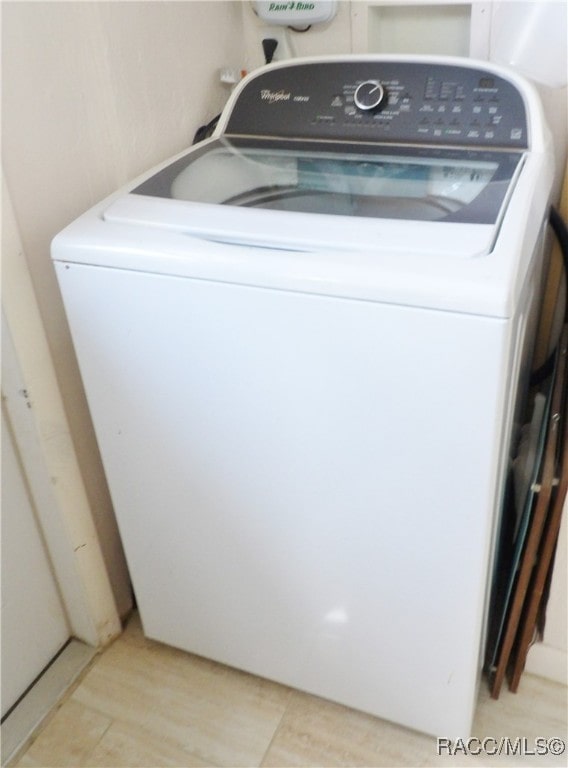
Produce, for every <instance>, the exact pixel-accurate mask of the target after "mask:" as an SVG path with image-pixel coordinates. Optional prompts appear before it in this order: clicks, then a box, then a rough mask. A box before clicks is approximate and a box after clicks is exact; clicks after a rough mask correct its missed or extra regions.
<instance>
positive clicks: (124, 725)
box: [17, 615, 567, 768]
mask: <svg viewBox="0 0 568 768" xmlns="http://www.w3.org/2000/svg"><path fill="white" fill-rule="evenodd" d="M566 710H567V697H566V688H565V687H564V686H561V685H557V684H554V683H550V682H547V681H544V680H541V679H539V678H536V677H531V676H525V677H524V678H523V681H522V683H521V690H520V692H519V693H518V694H517V695H513V694H511V693H509V692H508V691H504V692H503V693H502V695H501V698H500V699H499V700H498V701H492V700H491V699H490V697H489V694H488V692H487V690H486V686H483V687H482V690H481V693H480V701H479V706H478V712H477V716H476V720H475V726H474V733H475V734H476V736H478V737H479V738H480V739H481V738H484V737H494V738H495V739H498V738H500V737H502V736H505V737H509V738H511V740H513V741H514V739H515V738H516V737H525V738H526V742H525V743H526V746H527V747H528V751H529V752H530V751H536V750H535V749H534V741H533V740H534V739H535V738H536V737H537V736H539V737H545V738H551V737H560V738H562V739H563V740H564V741H565V742H566V727H567V726H566V723H567V717H566ZM492 743H493V742H491V743H490V744H489V746H491V745H492ZM17 765H18V766H22V767H24V766H27V767H28V768H38V767H39V766H42V767H43V768H47V767H48V766H55V767H56V768H63V766H73V767H74V768H75V767H76V768H79V766H112V767H113V768H128V767H129V766H131V767H132V768H134V767H135V766H136V768H142V766H153V767H154V768H158V767H161V766H179V767H180V768H181V766H184V767H188V768H189V767H191V766H235V767H236V766H322V767H323V766H368V767H370V766H409V767H410V768H412V767H413V766H438V765H440V766H446V765H452V766H466V767H467V766H472V768H473V766H539V765H555V766H565V765H567V758H566V753H564V754H562V755H560V756H553V755H550V754H549V755H547V756H542V757H541V756H532V755H530V754H529V755H525V756H522V755H520V754H517V755H516V756H511V755H509V756H507V755H502V756H499V757H496V756H490V755H488V754H480V755H478V756H470V755H468V756H464V755H463V754H458V755H456V756H447V755H443V756H441V757H438V756H437V754H436V740H435V739H433V738H431V737H429V736H424V735H422V734H419V733H415V732H413V731H410V730H407V729H405V728H402V727H399V726H396V725H393V724H391V723H387V722H385V721H383V720H378V719H376V718H374V717H370V716H368V715H364V714H362V713H359V712H355V711H353V710H350V709H347V708H346V707H342V706H339V705H337V704H333V703H331V702H327V701H323V700H322V699H318V698H316V697H314V696H308V695H306V694H303V693H299V692H297V691H292V690H290V689H288V688H286V687H284V686H281V685H276V684H274V683H271V682H268V681H266V680H261V679H259V678H257V677H253V676H252V675H247V674H244V673H242V672H238V671H236V670H233V669H229V668H227V667H224V666H222V665H219V664H215V663H213V662H210V661H207V660H205V659H202V658H199V657H196V656H192V655H191V654H187V653H183V652H182V651H178V650H176V649H174V648H168V647H167V646H164V645H162V644H160V643H156V642H153V641H150V640H146V639H145V638H144V636H143V635H142V631H141V629H140V623H139V621H138V618H137V616H136V615H134V617H133V618H132V619H131V620H130V622H129V624H128V627H127V629H126V631H125V632H124V634H123V635H122V636H121V637H120V638H119V639H118V640H117V641H116V642H115V643H114V644H113V645H112V646H111V647H110V648H108V649H107V650H106V651H105V652H104V653H102V654H101V655H100V656H99V657H98V658H97V659H96V660H95V661H94V662H93V664H92V665H91V667H90V668H89V669H88V670H87V671H86V673H85V674H84V676H83V678H82V680H81V681H80V683H79V684H78V685H77V686H76V687H75V688H74V690H73V691H72V692H71V693H70V694H69V695H68V696H67V698H66V699H65V700H64V702H63V703H62V704H61V705H60V706H59V707H58V708H57V710H56V711H55V712H54V713H53V714H52V716H51V717H50V718H49V719H48V721H47V724H46V725H45V726H44V727H43V729H42V730H41V731H40V732H39V733H38V734H37V735H36V736H35V738H34V740H33V742H32V743H31V744H30V745H29V747H28V748H27V751H25V752H24V754H23V755H22V756H21V757H20V758H19V760H18V762H17Z"/></svg>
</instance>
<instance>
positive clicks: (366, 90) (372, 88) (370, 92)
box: [353, 80, 386, 112]
mask: <svg viewBox="0 0 568 768" xmlns="http://www.w3.org/2000/svg"><path fill="white" fill-rule="evenodd" d="M385 96H386V91H385V89H384V88H383V86H382V85H381V84H380V83H379V81H378V80H365V81H364V82H363V83H361V84H360V85H358V86H357V88H356V89H355V94H354V96H353V100H354V101H355V106H357V107H358V108H359V109H362V110H363V111H364V112H369V111H371V110H373V109H377V108H378V107H380V106H381V104H382V103H383V101H384V100H385Z"/></svg>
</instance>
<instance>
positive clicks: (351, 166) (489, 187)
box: [133, 137, 522, 226]
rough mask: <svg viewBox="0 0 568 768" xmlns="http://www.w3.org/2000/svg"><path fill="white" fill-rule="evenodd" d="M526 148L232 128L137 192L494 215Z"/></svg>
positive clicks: (429, 214)
mask: <svg viewBox="0 0 568 768" xmlns="http://www.w3.org/2000/svg"><path fill="white" fill-rule="evenodd" d="M521 157H522V153H520V152H495V151H470V150H459V149H455V150H449V149H439V148H438V149H432V148H430V149H429V148H403V147H385V146H376V145H374V146H370V145H365V144H364V143H363V144H349V143H331V142H327V143H321V142H309V141H279V140H272V139H265V140H261V139H254V140H251V139H246V138H236V137H233V138H222V139H218V140H216V141H213V142H212V143H209V144H207V145H206V146H204V147H203V148H200V149H198V150H194V151H193V152H191V153H190V154H189V155H187V156H185V157H182V158H181V159H179V160H178V161H177V162H174V163H173V164H172V165H170V166H168V167H166V168H164V169H163V170H161V171H160V172H158V173H157V174H155V175H154V176H152V177H151V178H149V179H148V180H146V181H145V182H144V183H143V184H141V185H140V186H138V187H137V188H136V189H134V190H133V191H134V192H135V193H137V194H142V195H148V196H152V197H166V198H173V199H175V200H186V201H190V202H198V203H208V204H215V205H223V206H236V207H241V208H260V209H269V210H272V211H286V212H295V213H311V214H314V213H315V214H327V215H333V216H349V217H357V218H371V219H404V220H407V221H443V222H456V223H469V224H495V223H496V222H497V221H498V219H499V216H500V213H501V210H502V206H503V202H504V200H505V198H506V196H507V191H508V189H509V187H510V185H511V182H512V180H513V178H514V176H515V172H516V170H517V168H518V167H519V163H520V159H521ZM316 225H317V224H316V221H314V226H316Z"/></svg>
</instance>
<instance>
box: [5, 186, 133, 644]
mask: <svg viewBox="0 0 568 768" xmlns="http://www.w3.org/2000/svg"><path fill="white" fill-rule="evenodd" d="M2 192H3V203H4V205H3V219H4V220H3V224H4V227H3V254H2V256H3V291H2V311H3V314H4V318H5V324H4V360H3V369H4V376H3V382H2V395H3V398H4V402H5V406H6V410H7V413H8V415H9V418H10V422H11V424H12V428H13V430H14V435H15V439H16V443H17V446H18V451H19V453H20V455H21V458H22V464H23V467H24V470H25V472H26V476H27V480H28V483H29V487H30V492H31V494H32V497H33V499H34V503H35V507H36V509H37V513H38V523H39V525H40V527H41V529H42V533H43V535H44V538H45V542H46V546H47V549H48V552H49V555H50V557H51V561H52V565H53V569H54V572H55V576H56V579H57V582H58V585H59V588H60V590H61V595H62V598H63V602H64V605H65V608H66V611H67V614H68V617H69V623H70V626H71V632H72V634H73V635H74V636H75V637H77V638H78V639H80V640H83V641H84V642H85V643H87V644H89V645H93V646H100V645H104V644H105V643H107V642H109V641H110V640H112V639H113V638H114V637H116V636H117V635H118V634H119V633H120V631H121V626H120V619H119V617H118V613H117V609H116V604H115V601H114V596H113V593H112V589H111V585H110V581H109V577H108V573H107V570H106V566H105V563H104V560H103V555H102V551H101V548H100V543H99V540H98V537H97V533H96V529H95V525H94V522H93V518H92V515H91V509H90V506H89V502H88V499H87V495H86V491H85V487H84V484H83V480H82V477H81V473H80V470H79V465H78V463H77V457H76V454H75V450H74V446H73V443H72V439H71V434H70V429H69V424H68V422H67V417H66V414H65V410H64V407H63V401H62V397H61V393H60V391H59V387H58V385H57V380H56V377H55V371H54V368H53V363H52V360H51V356H50V352H49V347H48V343H47V339H46V336H45V332H44V329H43V325H42V322H41V317H40V314H39V309H38V307H37V303H36V299H35V294H34V290H33V287H32V283H31V278H30V275H29V271H28V268H27V264H26V261H25V256H24V254H23V248H22V244H21V242H20V239H19V234H18V229H17V224H16V220H15V216H14V212H13V209H12V207H11V203H10V198H9V194H8V190H7V189H6V185H5V183H4V181H3V190H2Z"/></svg>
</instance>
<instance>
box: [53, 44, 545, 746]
mask: <svg viewBox="0 0 568 768" xmlns="http://www.w3.org/2000/svg"><path fill="white" fill-rule="evenodd" d="M551 181H552V158H551V155H550V148H549V143H548V137H547V132H546V130H545V126H544V124H543V117H542V112H541V108H540V105H539V103H538V100H537V98H536V96H535V93H534V91H533V89H532V87H530V86H529V85H528V84H527V83H526V82H525V81H523V80H522V79H520V78H519V77H517V76H515V75H513V74H511V73H509V72H507V71H505V70H503V69H501V68H498V67H496V66H491V65H487V64H481V63H479V62H471V61H468V60H459V59H439V58H436V59H433V58H419V57H416V58H409V57H406V58H400V57H386V56H383V57H371V56H367V57H362V58H361V57H342V58H338V57H335V58H326V59H314V60H298V61H293V62H291V63H290V62H285V63H279V64H276V65H273V66H271V67H268V68H265V69H262V70H260V71H258V72H255V73H253V74H252V75H251V76H249V77H248V78H247V79H246V80H245V81H243V82H242V83H241V85H240V86H239V87H238V88H237V89H236V91H235V93H234V94H233V96H232V98H231V101H230V103H229V104H228V105H227V107H226V109H225V111H224V113H223V115H222V118H221V120H220V123H219V125H218V127H217V129H216V132H215V135H214V136H213V137H212V138H210V139H208V140H207V141H205V142H203V143H201V144H199V145H197V146H195V147H193V148H192V149H190V150H189V151H186V152H185V153H183V154H181V155H179V156H178V157H176V158H174V159H172V160H168V161H167V162H166V163H164V164H163V165H162V166H161V167H159V168H155V169H153V170H152V171H150V172H149V173H148V174H146V175H145V176H144V177H143V178H141V179H138V180H137V181H136V182H135V183H133V184H131V185H130V186H129V187H128V188H126V189H123V190H121V191H119V192H118V193H116V194H115V195H113V196H112V197H111V198H109V199H107V200H105V201H104V202H103V203H101V204H100V205H98V206H96V207H95V208H93V209H92V210H91V211H89V212H88V213H86V214H85V215H83V216H82V217H81V218H79V219H78V220H77V221H76V222H75V223H73V224H71V225H70V226H69V227H68V228H67V229H65V230H64V231H63V232H62V233H61V234H60V235H59V236H58V237H57V238H56V239H55V241H54V243H53V259H54V261H55V267H56V270H57V274H58V278H59V282H60V286H61V290H62V293H63V298H64V301H65V306H66V310H67V313H68V317H69V322H70V326H71V330H72V334H73V339H74V343H75V346H76V351H77V355H78V358H79V362H80V367H81V371H82V376H83V379H84V384H85V388H86V391H87V396H88V400H89V404H90V408H91V412H92V417H93V421H94V424H95V427H96V432H97V436H98V441H99V445H100V450H101V453H102V457H103V461H104V466H105V469H106V473H107V476H108V481H109V485H110V488H111V492H112V497H113V500H114V504H115V509H116V514H117V518H118V522H119V527H120V531H121V534H122V537H123V541H124V546H125V550H126V554H127V559H128V563H129V566H130V572H131V575H132V580H133V584H134V589H135V592H136V598H137V601H138V605H139V609H140V614H141V617H142V623H143V626H144V631H145V633H146V634H147V635H148V636H149V637H151V638H155V639H157V640H160V641H163V642H164V643H169V644H171V645H174V646H177V647H179V648H183V649H186V650H187V651H191V652H193V653H196V654H200V655H203V656H205V657H208V658H211V659H215V660H217V661H220V662H223V663H225V664H228V665H231V666H234V667H238V668H240V669H243V670H248V671H249V672H252V673H255V674H257V675H261V676H264V677H267V678H270V679H273V680H276V681H280V682H282V683H285V684H287V685H290V686H293V687H296V688H299V689H302V690H305V691H309V692H312V693H314V694H318V695H320V696H323V697H327V698H329V699H332V700H335V701H338V702H342V703H343V704H346V705H349V706H350V707H355V708H358V709H361V710H364V711H367V712H370V713H372V714H374V715H378V716H379V717H383V718H387V719H389V720H392V721H395V722H397V723H402V724H404V725H406V726H410V727H411V728H416V729H418V730H421V731H425V732H429V733H432V734H436V735H439V736H465V735H467V734H469V732H470V728H471V724H472V717H473V713H474V708H475V703H476V691H477V685H478V681H479V676H480V668H481V658H482V647H483V642H484V634H485V623H486V612H487V603H488V590H489V585H490V581H491V565H492V559H493V552H494V542H495V538H496V530H497V527H498V519H499V509H500V502H501V498H502V495H503V487H504V478H505V474H506V469H507V464H508V459H509V453H510V450H511V442H512V435H513V434H514V430H513V423H514V420H515V411H516V410H518V408H519V403H521V401H522V397H521V395H520V393H521V392H522V390H523V371H524V369H525V367H526V365H525V363H526V359H527V355H528V351H529V350H530V345H531V340H532V337H533V332H532V326H533V323H532V321H531V318H532V316H533V314H534V307H535V305H536V303H537V298H538V293H539V289H538V286H539V276H540V272H541V264H542V243H543V232H544V228H545V221H546V218H547V212H548V203H549V199H548V198H549V194H550V186H551Z"/></svg>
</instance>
